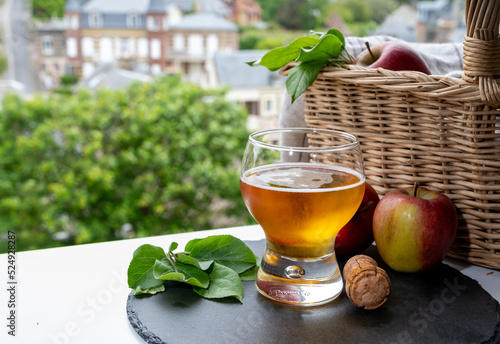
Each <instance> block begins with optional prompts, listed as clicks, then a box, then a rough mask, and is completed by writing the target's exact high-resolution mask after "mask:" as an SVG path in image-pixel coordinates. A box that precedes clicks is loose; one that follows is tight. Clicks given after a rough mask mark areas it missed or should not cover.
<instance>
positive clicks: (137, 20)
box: [127, 13, 142, 28]
mask: <svg viewBox="0 0 500 344" xmlns="http://www.w3.org/2000/svg"><path fill="white" fill-rule="evenodd" d="M141 26H142V20H141V16H140V15H138V14H136V13H131V14H128V15H127V27H130V28H140V27H141Z"/></svg>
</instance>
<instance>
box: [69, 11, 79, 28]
mask: <svg viewBox="0 0 500 344" xmlns="http://www.w3.org/2000/svg"><path fill="white" fill-rule="evenodd" d="M79 21H80V20H79V17H78V15H76V14H74V15H72V16H71V24H70V25H71V28H72V29H73V30H78V28H79V27H80V23H79Z"/></svg>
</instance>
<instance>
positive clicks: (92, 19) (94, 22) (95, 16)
mask: <svg viewBox="0 0 500 344" xmlns="http://www.w3.org/2000/svg"><path fill="white" fill-rule="evenodd" d="M89 26H90V27H101V26H102V15H101V14H100V13H90V14H89Z"/></svg>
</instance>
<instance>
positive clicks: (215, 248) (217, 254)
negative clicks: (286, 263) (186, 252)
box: [190, 235, 256, 274]
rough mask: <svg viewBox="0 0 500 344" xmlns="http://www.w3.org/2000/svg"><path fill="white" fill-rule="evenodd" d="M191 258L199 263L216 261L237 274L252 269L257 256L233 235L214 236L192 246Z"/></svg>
mask: <svg viewBox="0 0 500 344" xmlns="http://www.w3.org/2000/svg"><path fill="white" fill-rule="evenodd" d="M190 249H191V250H190V256H191V257H193V258H195V259H196V260H198V262H200V263H201V262H203V261H205V262H207V261H215V262H217V263H219V264H222V265H224V266H227V267H229V268H231V269H233V270H234V271H235V272H236V273H237V274H239V273H242V272H244V271H246V270H248V269H250V268H252V267H253V266H254V265H255V263H256V259H255V254H254V253H253V252H252V250H251V249H250V248H249V247H248V246H247V245H246V244H245V243H244V242H243V241H241V240H240V239H238V238H235V237H233V236H231V235H214V236H209V237H207V238H205V239H202V240H199V241H197V242H196V243H195V244H194V245H192V246H190Z"/></svg>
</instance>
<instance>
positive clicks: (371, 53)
mask: <svg viewBox="0 0 500 344" xmlns="http://www.w3.org/2000/svg"><path fill="white" fill-rule="evenodd" d="M365 45H366V49H368V52H369V53H370V55H371V57H372V59H373V60H376V58H375V55H373V52H372V49H371V48H370V43H368V42H365Z"/></svg>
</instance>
